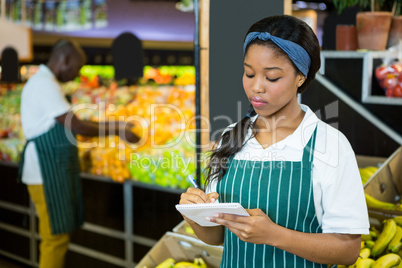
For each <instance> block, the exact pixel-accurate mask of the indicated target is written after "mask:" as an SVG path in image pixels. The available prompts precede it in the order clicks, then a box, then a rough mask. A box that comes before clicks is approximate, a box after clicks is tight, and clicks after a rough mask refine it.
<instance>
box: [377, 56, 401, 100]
mask: <svg viewBox="0 0 402 268" xmlns="http://www.w3.org/2000/svg"><path fill="white" fill-rule="evenodd" d="M375 76H376V78H377V81H378V83H379V84H380V86H381V88H382V89H384V91H385V95H386V96H387V97H399V98H401V97H402V62H393V63H391V64H388V65H386V64H383V65H381V66H378V67H377V68H376V70H375Z"/></svg>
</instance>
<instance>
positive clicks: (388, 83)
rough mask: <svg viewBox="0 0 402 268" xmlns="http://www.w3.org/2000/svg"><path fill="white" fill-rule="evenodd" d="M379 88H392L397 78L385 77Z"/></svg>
mask: <svg viewBox="0 0 402 268" xmlns="http://www.w3.org/2000/svg"><path fill="white" fill-rule="evenodd" d="M381 82H382V83H381V86H382V87H383V88H389V87H391V86H392V87H393V86H395V85H396V83H397V82H398V78H397V77H396V76H391V75H387V77H386V78H385V79H383V80H382V81H381Z"/></svg>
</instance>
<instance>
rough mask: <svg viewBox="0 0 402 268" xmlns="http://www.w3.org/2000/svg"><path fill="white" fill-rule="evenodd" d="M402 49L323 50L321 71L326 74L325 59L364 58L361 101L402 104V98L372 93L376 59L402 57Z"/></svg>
mask: <svg viewBox="0 0 402 268" xmlns="http://www.w3.org/2000/svg"><path fill="white" fill-rule="evenodd" d="M401 54H402V51H398V50H393V51H368V52H367V51H365V52H359V51H322V52H321V68H320V73H321V74H323V75H325V59H331V58H332V59H362V88H361V93H362V94H361V102H362V103H364V104H380V105H401V106H402V98H390V97H386V96H375V95H372V81H373V73H374V67H375V66H373V60H374V59H383V58H389V59H402V55H401Z"/></svg>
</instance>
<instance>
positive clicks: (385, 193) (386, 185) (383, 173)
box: [364, 146, 402, 226]
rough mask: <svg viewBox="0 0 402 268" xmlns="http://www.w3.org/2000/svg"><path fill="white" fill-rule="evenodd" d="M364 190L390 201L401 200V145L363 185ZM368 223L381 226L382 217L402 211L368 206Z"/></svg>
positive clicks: (379, 198) (375, 196) (398, 214)
mask: <svg viewBox="0 0 402 268" xmlns="http://www.w3.org/2000/svg"><path fill="white" fill-rule="evenodd" d="M364 192H365V193H367V194H369V195H371V196H372V197H374V198H376V199H378V200H380V201H384V202H390V203H398V202H400V201H401V195H402V146H401V147H399V148H398V149H397V150H396V151H395V152H394V153H393V154H392V155H391V156H390V157H389V158H388V159H387V160H386V161H385V162H384V163H383V164H382V165H381V167H380V168H379V169H378V170H377V172H376V173H374V175H373V176H372V177H371V178H370V179H369V180H368V181H367V183H366V184H365V185H364ZM368 210H369V216H370V223H371V224H373V225H378V226H381V223H382V221H383V220H384V219H387V218H392V217H395V216H402V211H396V210H384V209H376V208H369V209H368Z"/></svg>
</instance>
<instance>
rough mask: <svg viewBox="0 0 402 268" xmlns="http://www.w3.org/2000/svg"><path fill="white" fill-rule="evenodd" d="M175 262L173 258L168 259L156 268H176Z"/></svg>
mask: <svg viewBox="0 0 402 268" xmlns="http://www.w3.org/2000/svg"><path fill="white" fill-rule="evenodd" d="M175 262H176V261H175V260H174V259H173V258H167V259H166V260H164V261H163V262H161V263H160V264H159V265H158V266H156V268H171V267H174V264H175Z"/></svg>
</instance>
